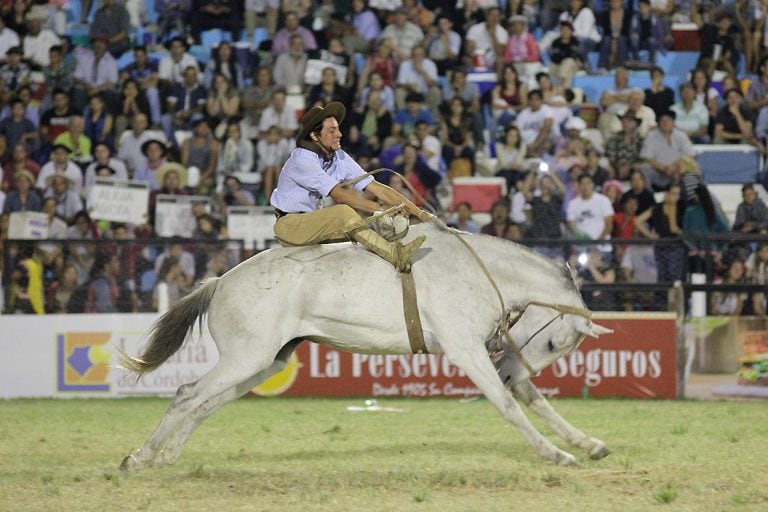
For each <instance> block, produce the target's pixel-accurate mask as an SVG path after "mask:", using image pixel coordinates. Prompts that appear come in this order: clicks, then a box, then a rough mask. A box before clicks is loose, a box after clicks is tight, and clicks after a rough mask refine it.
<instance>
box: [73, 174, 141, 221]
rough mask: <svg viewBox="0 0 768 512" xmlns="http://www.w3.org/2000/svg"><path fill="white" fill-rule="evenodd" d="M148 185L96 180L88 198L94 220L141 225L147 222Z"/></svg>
mask: <svg viewBox="0 0 768 512" xmlns="http://www.w3.org/2000/svg"><path fill="white" fill-rule="evenodd" d="M148 207H149V185H148V184H146V183H143V182H140V181H130V180H118V179H113V178H96V180H95V182H94V185H93V187H92V188H91V192H90V195H89V196H88V210H89V212H90V215H91V218H92V219H95V220H108V221H111V222H126V223H131V224H143V223H145V222H147V218H148V211H147V209H148Z"/></svg>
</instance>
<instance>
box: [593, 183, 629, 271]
mask: <svg viewBox="0 0 768 512" xmlns="http://www.w3.org/2000/svg"><path fill="white" fill-rule="evenodd" d="M584 172H586V173H589V172H588V171H587V170H586V169H585V170H584ZM593 180H594V178H593ZM595 190H599V191H600V192H601V193H602V194H603V195H604V196H605V197H607V198H608V200H609V201H610V202H611V206H613V211H614V212H620V211H622V208H621V197H622V195H623V194H624V185H623V184H622V182H620V181H619V180H607V181H605V182H604V183H603V185H602V187H600V188H599V189H598V187H597V184H595ZM614 220H615V219H614ZM617 259H618V258H617Z"/></svg>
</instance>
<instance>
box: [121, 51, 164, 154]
mask: <svg viewBox="0 0 768 512" xmlns="http://www.w3.org/2000/svg"><path fill="white" fill-rule="evenodd" d="M158 76H159V75H158V63H157V61H156V60H155V59H152V58H150V57H149V55H147V48H146V47H145V46H135V47H134V48H133V62H131V63H130V64H128V65H127V66H126V67H124V68H123V69H121V70H120V82H121V84H122V85H121V91H122V95H121V98H120V101H119V102H118V104H117V108H118V116H119V113H122V114H123V115H124V116H126V118H127V119H130V118H131V116H132V115H133V114H134V113H136V111H137V110H140V111H142V112H144V113H145V114H147V115H148V116H150V119H152V124H156V125H159V124H160V117H161V105H160V92H159V89H158V84H159V82H158ZM129 83H133V84H135V85H136V86H137V87H138V89H139V90H138V92H137V93H136V95H135V97H136V98H137V99H136V102H138V105H133V98H134V96H133V94H132V92H131V94H130V95H128V91H126V89H127V88H128V84H129ZM126 96H128V98H126ZM126 99H128V100H129V102H128V105H126ZM145 101H146V103H145ZM129 112H130V113H129ZM120 133H122V130H120ZM120 133H115V138H117V139H119V138H120Z"/></svg>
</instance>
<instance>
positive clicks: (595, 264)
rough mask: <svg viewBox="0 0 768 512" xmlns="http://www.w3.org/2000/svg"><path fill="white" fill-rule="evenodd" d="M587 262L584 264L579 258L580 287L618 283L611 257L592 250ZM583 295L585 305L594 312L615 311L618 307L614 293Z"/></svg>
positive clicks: (586, 293) (578, 276) (577, 280)
mask: <svg viewBox="0 0 768 512" xmlns="http://www.w3.org/2000/svg"><path fill="white" fill-rule="evenodd" d="M585 260H586V261H584V263H583V264H582V263H581V261H582V259H581V258H579V263H580V264H579V265H576V269H577V272H576V275H577V278H576V282H577V283H578V284H579V286H582V285H583V284H584V283H590V284H592V283H597V284H613V283H615V282H616V269H615V268H614V266H613V265H612V263H611V258H610V256H606V255H605V254H602V253H601V252H600V251H598V250H596V249H594V248H592V249H590V250H589V251H587V254H586V258H585ZM581 295H582V297H583V298H584V303H585V304H586V305H587V307H588V308H589V309H590V310H592V311H613V310H615V309H616V307H617V306H618V304H617V303H616V294H615V293H614V292H609V291H603V290H594V291H582V292H581Z"/></svg>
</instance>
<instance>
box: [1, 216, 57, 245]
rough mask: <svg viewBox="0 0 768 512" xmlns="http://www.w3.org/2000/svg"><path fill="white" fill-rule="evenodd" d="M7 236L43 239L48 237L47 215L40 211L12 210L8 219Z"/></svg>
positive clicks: (23, 238) (22, 238)
mask: <svg viewBox="0 0 768 512" xmlns="http://www.w3.org/2000/svg"><path fill="white" fill-rule="evenodd" d="M8 238H10V239H13V240H44V239H46V238H48V215H47V214H45V213H41V212H13V213H11V216H10V219H9V221H8Z"/></svg>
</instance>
